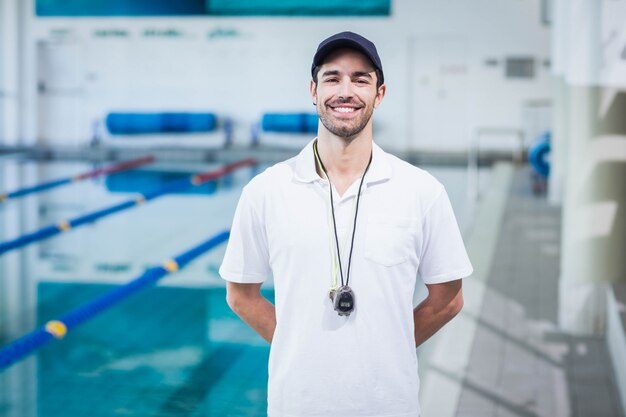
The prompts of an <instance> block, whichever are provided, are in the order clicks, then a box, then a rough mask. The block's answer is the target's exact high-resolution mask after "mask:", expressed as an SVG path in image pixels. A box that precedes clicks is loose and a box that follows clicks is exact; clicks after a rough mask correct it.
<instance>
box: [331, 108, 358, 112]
mask: <svg viewBox="0 0 626 417" xmlns="http://www.w3.org/2000/svg"><path fill="white" fill-rule="evenodd" d="M335 111H338V112H340V113H352V112H353V111H354V108H353V107H335Z"/></svg>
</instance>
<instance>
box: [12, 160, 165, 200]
mask: <svg viewBox="0 0 626 417" xmlns="http://www.w3.org/2000/svg"><path fill="white" fill-rule="evenodd" d="M152 162H154V156H144V157H141V158H136V159H131V160H128V161H122V162H119V163H117V164H112V165H108V166H105V167H102V168H96V169H93V170H91V171H88V172H84V173H82V174H78V175H74V176H73V177H67V178H61V179H58V180H53V181H49V182H44V183H41V184H37V185H33V186H31V187H26V188H21V189H19V190H15V191H11V192H9V193H0V203H2V202H3V201H5V200H9V199H11V198H17V197H23V196H25V195H28V194H32V193H38V192H41V191H46V190H50V189H52V188H56V187H60V186H62V185H65V184H71V183H75V182H79V181H82V180H86V179H88V178H94V177H99V176H102V175H110V174H115V173H118V172H122V171H127V170H129V169H134V168H139V167H140V166H142V165H146V164H149V163H152Z"/></svg>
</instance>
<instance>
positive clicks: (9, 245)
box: [0, 158, 256, 255]
mask: <svg viewBox="0 0 626 417" xmlns="http://www.w3.org/2000/svg"><path fill="white" fill-rule="evenodd" d="M254 164H256V160H255V159H254V158H247V159H242V160H240V161H237V162H233V163H231V164H228V165H225V166H223V167H221V168H218V169H215V170H212V171H207V172H204V173H202V174H197V175H193V176H191V177H188V178H183V179H181V180H177V181H172V182H169V183H167V184H165V185H164V186H163V187H161V188H159V189H157V190H152V191H149V192H147V193H143V194H139V195H138V196H137V197H136V198H134V199H132V200H127V201H124V202H122V203H119V204H115V205H113V206H109V207H105V208H103V209H100V210H96V211H94V212H92V213H88V214H85V215H82V216H78V217H75V218H73V219H69V220H64V221H62V222H60V223H58V224H55V225H50V226H47V227H44V228H42V229H39V230H37V231H35V232H32V233H28V234H25V235H22V236H20V237H18V238H16V239H13V240H7V241H4V242H0V255H3V254H5V253H6V252H9V251H11V250H14V249H18V248H22V247H24V246H26V245H29V244H31V243H34V242H38V241H41V240H44V239H47V238H50V237H52V236H55V235H57V234H60V233H63V232H67V231H70V230H72V229H75V228H77V227H79V226H82V225H85V224H89V223H93V222H95V221H97V220H99V219H101V218H103V217H106V216H110V215H112V214H114V213H118V212H120V211H123V210H127V209H130V208H132V207H135V206H138V205H140V204H144V203H146V202H148V201H150V200H154V199H155V198H158V197H161V196H163V195H166V194H170V193H173V192H176V191H178V190H180V189H185V188H189V187H197V186H201V185H202V184H204V183H206V182H208V181H213V180H216V179H218V178H221V177H223V176H225V175H227V174H229V173H231V172H233V171H235V170H237V169H239V168H242V167H245V166H252V165H254Z"/></svg>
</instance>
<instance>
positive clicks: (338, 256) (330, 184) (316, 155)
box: [313, 139, 373, 287]
mask: <svg viewBox="0 0 626 417" xmlns="http://www.w3.org/2000/svg"><path fill="white" fill-rule="evenodd" d="M313 151H314V152H315V158H316V160H317V161H318V162H319V164H320V168H321V169H322V171H323V172H324V175H326V178H327V179H328V189H329V193H330V211H331V214H332V217H333V231H334V232H335V244H336V245H337V261H338V263H339V275H340V277H341V286H342V287H343V286H344V283H343V269H342V266H341V254H340V252H339V237H338V235H337V222H336V220H335V204H334V203H333V185H332V183H331V182H330V177H329V176H328V172H326V167H325V166H324V163H323V162H322V158H320V156H319V153H318V152H317V139H316V140H315V142H313ZM372 154H373V152H372V153H370V160H369V162H368V163H367V167H365V171H364V172H363V176H362V177H361V182H360V183H359V190H358V192H357V195H356V207H355V209H354V224H353V226H352V239H351V241H350V253H349V255H348V270H347V271H346V283H345V285H346V286H347V285H348V283H349V282H350V266H351V265H352V249H354V235H355V232H356V219H357V216H358V214H359V200H360V199H361V188H362V187H363V181H364V180H365V174H367V171H368V170H369V168H370V165H371V163H372Z"/></svg>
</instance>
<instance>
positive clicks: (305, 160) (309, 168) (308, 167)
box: [294, 138, 392, 184]
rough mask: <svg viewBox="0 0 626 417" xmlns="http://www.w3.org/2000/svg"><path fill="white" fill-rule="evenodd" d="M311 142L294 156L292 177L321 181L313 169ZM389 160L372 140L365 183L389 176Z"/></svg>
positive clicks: (302, 180) (304, 180)
mask: <svg viewBox="0 0 626 417" xmlns="http://www.w3.org/2000/svg"><path fill="white" fill-rule="evenodd" d="M316 139H317V138H316ZM313 142H315V139H313V140H312V141H310V142H309V143H308V144H307V145H306V146H305V147H304V149H302V151H300V153H299V154H298V156H296V163H295V171H294V178H295V179H296V180H297V181H300V182H314V181H318V180H319V181H321V180H322V178H320V176H319V175H317V171H316V170H315V155H314V153H313ZM391 174H392V170H391V162H390V161H389V155H387V153H386V152H385V151H383V150H382V149H381V148H380V146H378V145H377V144H376V143H373V142H372V164H371V165H370V169H369V171H368V172H367V175H366V176H365V183H366V184H372V183H375V182H379V181H384V180H388V179H390V178H391Z"/></svg>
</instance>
